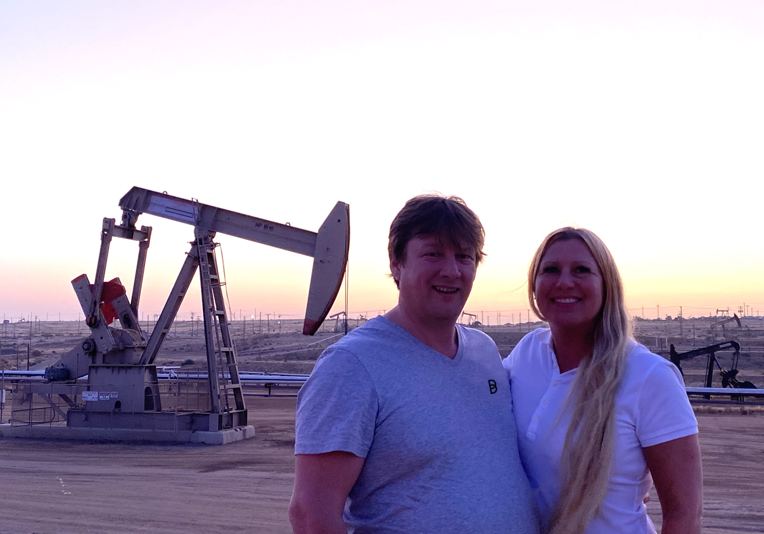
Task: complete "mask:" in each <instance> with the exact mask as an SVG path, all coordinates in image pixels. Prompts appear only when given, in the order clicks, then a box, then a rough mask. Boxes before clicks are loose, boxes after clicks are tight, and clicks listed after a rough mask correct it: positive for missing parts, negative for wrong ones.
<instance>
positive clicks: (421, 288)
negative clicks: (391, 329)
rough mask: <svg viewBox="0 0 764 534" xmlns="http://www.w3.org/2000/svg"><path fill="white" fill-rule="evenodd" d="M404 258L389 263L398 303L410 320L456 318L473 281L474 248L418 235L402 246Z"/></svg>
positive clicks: (465, 300) (460, 311)
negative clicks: (400, 261) (397, 293)
mask: <svg viewBox="0 0 764 534" xmlns="http://www.w3.org/2000/svg"><path fill="white" fill-rule="evenodd" d="M405 258H406V261H405V262H403V263H399V262H397V261H395V260H392V261H391V262H390V270H391V272H392V274H393V278H395V280H397V281H398V288H399V290H400V294H399V299H398V305H399V306H401V307H402V308H403V309H404V311H405V312H406V314H407V315H408V316H409V317H410V318H411V319H413V320H417V321H432V320H435V321H442V320H448V321H456V320H457V319H458V318H459V315H460V314H461V313H462V310H463V309H464V304H465V303H466V302H467V298H468V297H469V296H470V292H471V291H472V283H473V282H474V281H475V272H476V269H477V265H476V263H475V251H474V250H472V249H463V248H461V247H454V246H453V245H450V244H447V243H445V242H444V241H443V240H442V239H441V238H440V237H438V236H418V237H415V238H413V239H411V241H409V242H408V244H407V245H406V251H405Z"/></svg>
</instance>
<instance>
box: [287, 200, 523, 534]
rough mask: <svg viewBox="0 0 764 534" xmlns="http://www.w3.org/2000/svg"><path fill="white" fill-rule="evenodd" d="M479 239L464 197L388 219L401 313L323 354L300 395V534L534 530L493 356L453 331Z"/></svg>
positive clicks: (477, 338)
mask: <svg viewBox="0 0 764 534" xmlns="http://www.w3.org/2000/svg"><path fill="white" fill-rule="evenodd" d="M484 235H485V233H484V230H483V226H482V224H481V223H480V220H479V219H478V217H477V215H475V213H473V212H472V211H471V210H470V209H469V208H468V207H467V206H466V205H465V204H464V201H462V200H461V199H460V198H458V197H443V196H438V195H423V196H419V197H415V198H413V199H411V200H409V201H408V202H407V203H406V205H405V206H404V207H403V209H402V210H401V211H400V212H399V213H398V215H397V216H396V217H395V220H393V223H392V225H391V227H390V236H389V242H388V253H389V257H390V270H391V273H392V277H393V279H394V280H395V283H396V285H397V286H398V290H399V295H398V305H397V306H396V307H395V308H393V309H392V310H390V312H389V313H387V314H386V315H385V316H384V317H377V318H375V319H372V320H371V321H369V322H368V323H366V324H365V325H364V326H362V327H360V328H357V329H356V330H353V331H352V332H351V333H350V334H349V335H347V336H346V337H345V338H343V339H342V340H340V341H339V342H337V343H335V344H334V345H332V346H331V347H329V348H328V349H327V350H326V351H325V352H324V354H322V356H321V358H320V359H319V360H318V362H317V363H316V367H315V369H314V371H313V373H312V374H311V377H310V378H309V379H308V381H307V382H306V384H305V386H304V387H303V388H302V389H301V391H300V394H299V397H298V403H297V422H296V441H295V454H296V457H295V486H294V494H293V496H292V503H291V506H290V510H289V515H290V520H291V522H292V526H293V528H294V531H295V533H296V534H303V533H319V532H320V533H337V534H345V533H347V532H353V533H356V534H361V533H393V532H395V533H402V532H410V533H417V534H419V533H433V534H434V533H437V534H448V533H455V534H456V533H473V532H474V533H481V534H489V533H520V534H525V533H529V534H535V533H536V532H537V524H536V517H535V513H534V505H533V501H532V497H531V492H530V488H529V484H528V480H527V478H526V476H525V473H524V472H523V469H522V465H521V463H520V459H519V456H518V451H517V440H516V431H515V423H514V419H513V416H512V408H511V397H510V392H509V383H508V381H507V376H506V373H505V371H504V369H503V367H502V365H501V358H500V356H499V353H498V350H497V349H496V345H495V344H494V343H493V341H492V340H491V339H490V338H489V337H488V336H486V335H485V334H483V333H482V332H479V331H476V330H471V329H468V328H464V327H462V326H460V325H457V324H456V321H457V319H458V318H459V316H460V314H461V312H462V309H463V308H464V304H465V303H466V301H467V298H468V297H469V295H470V291H471V290H472V283H473V281H474V279H475V273H476V270H477V266H478V265H479V264H480V262H481V261H482V259H483V242H484Z"/></svg>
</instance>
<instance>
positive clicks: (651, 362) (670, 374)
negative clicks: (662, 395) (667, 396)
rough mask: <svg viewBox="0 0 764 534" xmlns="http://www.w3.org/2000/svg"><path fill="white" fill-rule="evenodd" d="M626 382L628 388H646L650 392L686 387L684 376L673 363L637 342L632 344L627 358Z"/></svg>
mask: <svg viewBox="0 0 764 534" xmlns="http://www.w3.org/2000/svg"><path fill="white" fill-rule="evenodd" d="M624 382H625V384H626V385H627V387H628V386H629V385H630V386H632V387H635V388H636V389H638V390H640V391H641V390H644V387H645V386H648V388H647V389H649V390H654V389H655V388H658V389H660V388H664V387H672V388H673V387H682V388H683V386H684V381H683V379H682V375H681V373H680V372H679V370H678V369H677V368H676V366H675V365H674V364H673V363H671V362H670V361H669V360H667V359H666V358H664V357H663V356H660V355H658V354H654V353H652V352H650V350H649V349H648V348H647V347H645V346H644V345H640V344H639V343H636V342H632V346H631V348H630V350H629V354H628V355H627V357H626V369H625V373H624Z"/></svg>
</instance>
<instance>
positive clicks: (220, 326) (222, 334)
mask: <svg viewBox="0 0 764 534" xmlns="http://www.w3.org/2000/svg"><path fill="white" fill-rule="evenodd" d="M119 205H120V207H121V208H122V221H121V224H116V222H115V220H114V219H110V218H104V220H103V227H102V231H101V248H100V253H99V256H98V265H97V268H96V274H95V280H94V281H93V283H92V284H91V283H90V281H89V280H88V277H87V276H86V275H84V274H83V275H81V276H78V277H77V278H75V279H74V280H73V281H72V286H73V287H74V291H75V293H76V294H77V297H78V299H79V302H80V305H81V307H82V310H83V312H84V314H85V317H86V319H85V322H86V324H87V326H88V327H89V328H90V334H91V335H90V336H89V337H88V338H87V339H85V340H84V341H82V342H81V343H79V344H78V345H77V346H76V347H75V348H74V349H72V350H71V351H70V352H69V353H68V354H66V355H64V356H63V357H62V358H61V359H60V360H59V361H58V362H57V363H56V364H55V365H53V366H51V367H49V368H48V369H47V370H46V373H45V378H46V379H47V382H46V383H40V384H33V385H32V386H31V388H32V389H31V393H36V394H38V395H40V396H42V397H43V399H45V400H47V402H48V403H49V404H50V406H51V407H52V408H53V409H54V410H57V411H58V412H59V415H60V416H61V417H62V418H63V417H65V419H66V422H67V428H88V429H93V428H97V429H114V430H117V429H130V430H142V431H157V430H165V431H175V432H178V431H181V432H186V433H194V432H201V433H210V432H212V433H215V432H224V431H227V430H234V431H236V430H245V431H246V432H244V433H249V434H251V435H254V429H253V428H252V427H251V426H248V425H247V409H246V406H245V403H244V396H243V393H242V387H241V383H240V381H239V370H238V364H237V359H236V349H235V347H234V344H233V340H232V338H231V331H230V328H229V320H228V316H227V314H226V306H225V303H224V295H223V292H222V289H221V273H220V271H219V269H218V262H217V259H216V255H215V247H216V243H215V242H214V241H213V238H214V237H215V235H216V233H222V234H227V235H232V236H236V237H239V238H242V239H247V240H250V241H254V242H256V243H262V244H266V245H270V246H273V247H277V248H280V249H283V250H288V251H291V252H295V253H298V254H303V255H306V256H311V257H313V271H312V275H311V281H310V287H309V292H308V301H307V308H306V312H305V321H304V324H303V334H306V335H313V334H314V333H315V332H316V331H317V330H318V328H319V327H320V326H321V323H322V322H323V320H324V319H325V318H326V315H327V314H328V313H329V310H330V308H331V306H332V304H333V303H334V300H335V298H336V297H337V293H338V292H339V289H340V286H341V284H342V279H343V276H344V273H345V268H346V265H347V259H348V249H349V243H350V223H349V208H348V205H347V204H345V203H343V202H338V203H337V204H336V205H335V206H334V208H333V209H332V211H331V212H330V213H329V215H328V217H327V218H326V220H325V221H324V223H323V224H322V226H321V227H320V229H319V230H318V232H311V231H307V230H302V229H299V228H295V227H292V226H290V225H289V224H286V225H285V224H279V223H275V222H271V221H267V220H264V219H258V218H256V217H252V216H249V215H244V214H241V213H236V212H233V211H228V210H225V209H221V208H216V207H214V206H209V205H205V204H201V203H199V202H198V201H196V200H186V199H182V198H178V197H174V196H170V195H168V194H166V193H157V192H154V191H149V190H147V189H142V188H139V187H133V188H132V189H131V190H130V191H129V192H128V193H127V194H126V195H125V196H124V197H122V199H121V200H120V202H119ZM143 213H146V214H150V215H155V216H158V217H163V218H166V219H170V220H173V221H177V222H182V223H185V224H189V225H191V226H193V228H194V241H193V242H192V243H191V248H190V250H189V252H188V254H187V255H186V259H185V262H184V263H183V266H182V267H181V270H180V274H179V275H178V277H177V279H176V281H175V284H174V286H173V288H172V290H171V291H170V295H169V297H168V299H167V302H166V304H165V306H164V308H163V310H162V313H161V314H160V315H159V318H158V320H157V321H156V324H155V326H154V329H153V331H152V332H151V335H150V336H149V335H148V334H147V332H145V331H143V330H142V329H141V325H140V321H139V320H138V317H139V316H140V315H139V313H138V309H139V308H138V306H139V303H140V297H141V287H142V285H143V275H144V270H145V265H146V254H147V251H148V247H149V242H150V239H151V230H152V229H151V227H147V226H141V227H140V229H139V228H137V227H136V221H137V219H138V217H139V216H140V215H141V214H143ZM114 237H119V238H123V239H129V240H133V241H137V242H138V260H137V266H136V271H135V281H134V284H133V288H132V296H131V298H130V300H128V299H127V295H126V291H125V288H124V287H123V286H122V284H121V283H120V281H119V279H114V280H111V281H105V279H104V278H105V273H106V263H107V259H108V255H109V246H110V244H111V241H112V238H114ZM197 270H198V271H199V279H200V283H201V297H202V298H201V300H202V316H203V319H204V337H205V343H206V354H207V378H208V381H209V411H206V410H204V411H198V412H192V413H177V412H172V411H167V412H163V411H162V399H161V396H160V391H159V382H158V378H157V370H156V365H155V363H154V362H155V360H156V357H157V354H158V353H159V349H160V347H161V346H162V342H163V341H164V339H165V337H166V336H167V334H168V332H170V327H171V326H172V323H173V320H174V319H175V317H176V315H177V313H178V310H179V309H180V306H181V303H182V302H183V298H184V296H185V295H186V292H187V291H188V289H189V286H190V284H191V281H192V279H193V277H194V274H195V273H196V272H197ZM113 321H119V324H120V326H121V328H115V327H111V326H109V325H110V324H112V322H113ZM85 375H87V389H86V390H84V391H81V392H80V394H81V402H77V399H76V393H75V398H72V393H71V392H72V389H71V385H72V384H73V383H75V381H76V380H77V379H78V378H82V377H84V376H85ZM54 396H58V397H59V398H60V399H62V400H63V401H65V403H66V404H67V405H68V410H66V413H63V410H61V408H60V407H57V404H56V403H54V402H53V400H52V397H54ZM245 437H251V436H249V435H248V436H245ZM237 439H240V438H237Z"/></svg>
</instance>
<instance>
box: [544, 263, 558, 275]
mask: <svg viewBox="0 0 764 534" xmlns="http://www.w3.org/2000/svg"><path fill="white" fill-rule="evenodd" d="M541 272H543V273H544V274H555V273H557V272H559V269H558V268H557V267H553V266H551V265H550V266H548V267H544V268H543V269H542V271H541Z"/></svg>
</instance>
